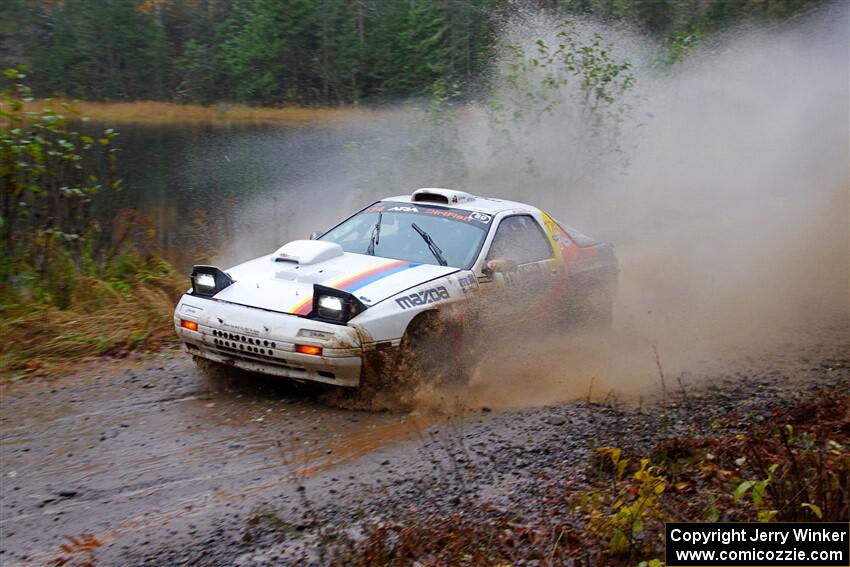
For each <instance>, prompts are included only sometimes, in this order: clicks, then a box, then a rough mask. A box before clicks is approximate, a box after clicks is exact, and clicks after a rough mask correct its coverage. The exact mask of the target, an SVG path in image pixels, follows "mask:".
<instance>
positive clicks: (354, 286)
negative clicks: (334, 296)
mask: <svg viewBox="0 0 850 567" xmlns="http://www.w3.org/2000/svg"><path fill="white" fill-rule="evenodd" d="M416 266H421V264H419V263H418V262H407V261H404V260H390V261H388V262H385V263H383V264H380V265H378V266H375V267H373V268H369V269H368V270H364V271H362V272H359V273H356V274H352V275H350V276H345V277H344V278H341V279H338V280H336V281H334V282H332V283H330V284H329V285H328V287H332V288H334V289H339V290H342V291H347V292H348V293H354V292H355V291H357V290H358V289H360V288H362V287H366V286H367V285H369V284H371V283H374V282H376V281H378V280H380V279H383V278H385V277H387V276H391V275H393V274H396V273H398V272H401V271H404V270H409V269H410V268H415V267H416ZM312 308H313V295H312V294H310V295H309V296H306V297H305V298H304V299H303V300H301V301H300V302H298V304H297V305H295V307H294V308H292V310H291V311H290V313H293V314H295V315H309V314H310V310H311V309H312Z"/></svg>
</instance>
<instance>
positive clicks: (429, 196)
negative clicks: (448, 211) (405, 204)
mask: <svg viewBox="0 0 850 567" xmlns="http://www.w3.org/2000/svg"><path fill="white" fill-rule="evenodd" d="M410 200H411V201H413V202H414V203H438V204H442V205H456V204H458V203H464V202H467V201H474V200H475V195H470V194H469V193H466V192H465V191H458V190H456V189H441V188H439V187H426V188H423V189H417V190H416V191H414V192H413V195H412V196H411V199H410Z"/></svg>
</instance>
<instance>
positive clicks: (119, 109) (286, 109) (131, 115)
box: [26, 99, 382, 126]
mask: <svg viewBox="0 0 850 567" xmlns="http://www.w3.org/2000/svg"><path fill="white" fill-rule="evenodd" d="M63 102H72V107H73V108H74V109H75V110H76V111H77V112H76V113H75V114H77V115H79V116H85V117H87V118H89V119H91V120H94V121H97V122H108V123H110V124H121V123H128V122H131V123H148V124H231V123H249V124H278V125H284V126H309V125H315V124H337V123H343V122H351V121H358V120H368V119H370V118H374V117H376V116H377V115H378V113H379V112H382V111H379V110H376V109H372V108H367V107H359V106H328V107H301V106H281V107H251V106H244V105H238V104H225V103H218V104H215V105H212V106H201V105H198V104H176V103H170V102H157V101H137V102H93V101H63V100H62V99H45V100H37V101H34V102H31V103H29V104H28V105H27V108H26V109H27V110H31V111H39V110H41V109H42V108H44V107H45V106H48V105H50V106H58V105H61V104H62V103H63Z"/></svg>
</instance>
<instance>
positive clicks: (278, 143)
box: [85, 122, 393, 270]
mask: <svg viewBox="0 0 850 567" xmlns="http://www.w3.org/2000/svg"><path fill="white" fill-rule="evenodd" d="M102 128H103V126H102V125H100V124H96V123H89V124H87V125H86V126H85V129H86V130H90V131H97V130H100V129H102ZM116 129H117V130H118V131H119V134H120V135H119V138H118V146H119V147H120V148H121V153H120V155H119V172H120V175H121V177H122V179H123V180H124V185H125V188H124V190H123V191H122V192H121V193H119V194H117V195H114V196H112V197H111V198H109V199H108V200H107V201H106V202H105V203H104V204H103V205H102V207H101V211H100V215H101V217H102V218H104V220H107V221H111V220H113V219H115V218H116V215H118V218H119V220H120V222H121V223H122V224H126V223H134V225H135V226H137V227H138V229H139V230H138V231H137V232H140V233H144V234H145V236H146V238H147V239H148V241H147V244H146V245H147V246H153V247H155V248H157V252H158V253H161V254H163V255H165V256H166V257H167V258H169V259H170V260H172V261H173V262H174V263H175V265H176V266H177V267H178V268H179V269H181V270H188V269H189V268H190V267H191V265H192V264H193V263H197V262H207V261H210V262H217V263H221V264H223V265H230V264H232V263H235V262H238V261H241V260H245V259H248V258H250V257H253V256H256V255H259V254H262V253H266V252H269V251H271V250H273V249H274V248H275V247H276V246H279V245H281V244H283V243H284V242H285V241H286V240H289V239H293V238H298V237H305V236H306V235H308V234H309V233H310V232H311V231H313V230H323V229H326V228H329V227H330V226H331V225H332V224H333V223H334V222H335V221H337V220H340V219H341V218H344V217H345V216H347V215H348V214H350V213H351V212H353V211H354V210H356V208H358V207H360V206H364V205H366V204H368V202H369V201H370V199H371V197H370V195H372V194H374V195H378V194H379V192H380V190H381V189H380V187H381V186H385V185H386V183H384V182H376V181H375V179H374V178H372V179H370V178H369V175H370V174H371V172H373V171H374V168H373V167H369V166H365V163H366V162H369V163H371V162H372V161H373V160H370V159H369V158H368V157H367V156H364V148H367V149H368V152H369V154H368V155H374V154H375V152H379V153H380V152H381V151H383V150H381V149H379V148H384V147H387V146H385V144H386V143H388V142H389V143H390V144H392V143H393V142H392V141H391V140H387V137H386V136H385V135H384V133H382V131H381V126H380V125H377V124H371V123H366V122H361V123H356V124H346V125H342V126H340V125H333V126H311V127H283V126H276V125H255V124H248V125H246V124H240V125H230V126H219V125H216V126H212V125H185V124H179V125H150V124H124V125H121V126H119V127H117V128H116ZM325 225H326V226H325Z"/></svg>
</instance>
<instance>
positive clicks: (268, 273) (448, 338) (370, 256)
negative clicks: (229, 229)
mask: <svg viewBox="0 0 850 567" xmlns="http://www.w3.org/2000/svg"><path fill="white" fill-rule="evenodd" d="M617 271H618V270H617V261H616V258H615V256H614V253H613V248H612V246H611V245H610V244H607V243H604V242H598V241H595V240H593V239H591V238H588V237H587V236H584V235H582V234H580V233H578V232H576V231H574V230H572V229H570V228H568V227H565V226H563V225H559V224H558V223H557V222H556V221H555V220H553V219H552V218H551V217H550V216H549V215H547V214H546V213H545V212H543V211H541V210H540V209H538V208H536V207H532V206H529V205H524V204H521V203H515V202H511V201H504V200H501V199H491V198H483V197H476V196H474V195H470V194H469V193H465V192H462V191H456V190H450V189H435V188H429V189H419V190H417V191H415V192H413V194H412V195H405V196H399V197H392V198H388V199H384V200H381V201H378V202H376V203H373V204H371V205H369V206H368V207H366V208H364V209H362V210H361V211H359V212H357V213H356V214H354V215H353V216H351V217H349V218H348V219H346V220H344V221H343V222H341V223H340V224H338V225H337V226H335V227H333V228H332V229H330V230H328V231H327V232H325V233H324V234H322V235H321V236H319V237H318V238H315V239H311V240H295V241H293V242H290V243H288V244H286V245H284V246H282V247H281V248H280V249H278V250H276V251H275V252H274V253H272V254H269V255H267V256H262V257H260V258H256V259H254V260H250V261H248V262H245V263H243V264H240V265H238V266H235V267H233V268H230V269H228V270H227V271H223V270H220V269H219V268H216V267H214V266H195V267H194V268H193V271H192V278H191V279H192V289H191V290H190V291H189V292H187V293H186V294H185V295H184V296H183V297H182V298H181V299H180V302H179V303H178V304H177V308H176V310H175V312H174V324H175V327H176V330H177V334H178V336H179V337H180V339H181V340H182V341H183V342H184V343H185V346H186V348H187V350H188V352H189V353H191V354H192V355H194V356H195V357H199V358H203V359H207V360H211V361H214V362H218V363H222V364H226V365H231V366H235V367H238V368H242V369H246V370H251V371H255V372H261V373H265V374H271V375H275V376H284V377H288V378H293V379H297V380H309V381H316V382H324V383H327V384H334V385H338V386H349V387H356V386H358V385H360V384H361V381H365V380H366V379H367V376H369V377H370V379H373V378H374V379H377V380H384V381H387V382H391V381H392V380H393V379H394V377H393V376H392V371H391V370H390V369H388V367H387V366H386V365H382V366H380V367H378V368H380V369H378V370H376V368H373V366H372V365H370V364H369V361H370V360H371V359H372V357H373V355H374V354H375V353H380V355H379V356H380V358H381V359H382V360H386V359H387V356H388V355H389V357H390V358H391V359H392V358H393V356H394V353H398V357H401V354H402V353H407V354H411V353H412V354H413V358H414V359H421V360H425V359H428V360H430V362H431V363H436V364H437V365H439V364H440V363H442V364H443V370H445V369H446V368H447V366H446V365H450V364H452V363H454V362H456V361H458V360H463V359H464V358H465V357H466V354H465V350H464V349H466V348H467V347H468V345H469V343H468V342H466V341H465V340H464V339H465V338H468V337H470V336H472V335H474V334H475V333H476V332H477V331H478V330H480V329H481V328H486V327H488V326H498V325H507V326H509V327H511V326H518V325H520V324H522V323H523V322H529V321H531V322H532V323H533V324H534V325H536V326H539V325H537V322H539V321H544V320H545V321H546V324H550V321H549V319H552V318H555V319H562V318H564V317H566V316H567V315H566V313H568V312H569V311H570V309H572V310H573V311H578V312H581V311H582V310H584V311H588V310H590V311H592V312H593V313H594V314H595V315H596V316H597V317H598V318H599V319H601V320H603V321H607V320H610V314H611V303H612V301H613V297H614V294H615V293H616V281H617ZM588 305H589V306H590V308H589V309H588ZM437 323H439V324H437ZM470 352H471V351H470ZM375 373H377V374H378V376H373V374H375ZM381 374H383V375H381Z"/></svg>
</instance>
